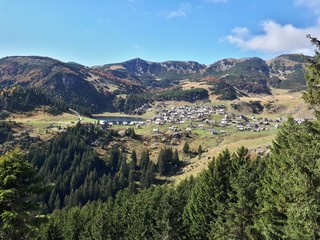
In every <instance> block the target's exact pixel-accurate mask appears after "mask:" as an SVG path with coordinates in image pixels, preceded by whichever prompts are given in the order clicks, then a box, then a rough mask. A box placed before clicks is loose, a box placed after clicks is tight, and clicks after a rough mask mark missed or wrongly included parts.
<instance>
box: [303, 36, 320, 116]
mask: <svg viewBox="0 0 320 240" xmlns="http://www.w3.org/2000/svg"><path fill="white" fill-rule="evenodd" d="M307 37H308V38H309V39H310V40H311V43H312V44H313V45H315V47H316V50H315V56H314V57H313V58H309V57H305V59H306V62H307V64H306V66H307V67H306V70H307V73H306V75H305V77H306V79H307V91H306V92H304V94H303V99H304V100H305V101H306V103H308V104H309V106H310V107H313V108H314V110H315V112H316V115H317V118H318V119H319V118H320V112H319V107H320V77H319V76H320V41H319V40H318V39H317V38H315V37H311V36H310V35H307Z"/></svg>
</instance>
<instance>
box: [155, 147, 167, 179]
mask: <svg viewBox="0 0 320 240" xmlns="http://www.w3.org/2000/svg"><path fill="white" fill-rule="evenodd" d="M157 166H158V172H159V174H160V175H165V174H166V172H167V169H166V167H167V162H166V158H165V153H164V150H163V149H161V150H160V152H159V155H158V163H157Z"/></svg>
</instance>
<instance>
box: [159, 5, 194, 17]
mask: <svg viewBox="0 0 320 240" xmlns="http://www.w3.org/2000/svg"><path fill="white" fill-rule="evenodd" d="M190 9H191V5H190V3H182V4H180V5H179V7H178V8H177V9H175V10H172V11H167V12H165V13H164V16H165V17H166V18H168V19H171V18H175V17H184V16H186V15H187V14H188V12H189V11H190Z"/></svg>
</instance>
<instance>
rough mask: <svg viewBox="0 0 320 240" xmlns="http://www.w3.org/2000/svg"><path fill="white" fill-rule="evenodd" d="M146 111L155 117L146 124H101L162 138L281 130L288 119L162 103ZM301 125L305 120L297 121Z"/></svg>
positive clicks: (204, 106)
mask: <svg viewBox="0 0 320 240" xmlns="http://www.w3.org/2000/svg"><path fill="white" fill-rule="evenodd" d="M145 110H146V111H150V112H151V111H153V112H154V115H153V116H152V117H151V118H149V119H146V120H145V121H105V120H101V121H100V124H101V125H104V126H107V127H111V126H113V125H121V126H128V127H135V128H138V129H140V128H144V127H147V126H148V127H151V128H150V130H151V131H152V133H153V134H161V133H165V132H167V131H172V132H174V133H176V134H178V133H192V132H194V131H197V130H202V131H206V132H207V133H209V134H214V135H219V134H227V133H228V132H230V131H231V132H234V131H251V132H261V131H270V130H274V129H277V128H279V126H280V124H281V122H283V121H286V120H287V119H286V118H281V117H276V118H274V119H271V118H267V117H261V116H259V115H251V116H246V115H244V114H241V113H238V114H236V113H232V112H230V111H228V109H227V107H226V106H225V105H223V104H218V105H203V104H194V105H183V106H169V105H167V104H166V103H163V102H162V103H158V104H157V105H156V106H154V107H153V108H150V106H146V109H145ZM294 120H295V121H296V122H298V123H302V122H304V121H305V120H307V119H305V118H296V119H294Z"/></svg>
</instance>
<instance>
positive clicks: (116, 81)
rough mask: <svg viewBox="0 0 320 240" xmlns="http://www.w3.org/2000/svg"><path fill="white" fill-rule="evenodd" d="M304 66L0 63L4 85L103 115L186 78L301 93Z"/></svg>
mask: <svg viewBox="0 0 320 240" xmlns="http://www.w3.org/2000/svg"><path fill="white" fill-rule="evenodd" d="M303 67H304V59H303V57H302V56H301V55H298V54H285V55H280V56H278V57H276V58H273V59H270V60H263V59H261V58H258V57H248V58H240V59H236V58H225V59H221V60H219V61H216V62H214V63H212V64H208V65H205V64H200V63H198V62H196V61H164V62H151V61H146V60H143V59H141V58H135V59H131V60H128V61H125V62H120V63H111V64H105V65H101V66H93V67H87V66H83V65H81V64H79V63H75V62H68V63H66V62H62V61H60V60H57V59H53V58H49V57H42V56H11V57H5V58H2V59H0V86H2V87H5V86H12V85H22V86H32V87H42V88H45V89H46V91H47V93H48V94H49V95H52V96H58V97H59V98H61V99H63V100H65V101H66V102H73V103H77V104H80V105H82V106H85V107H87V108H90V109H91V110H92V111H94V112H97V111H101V110H114V109H113V106H112V101H113V100H114V99H115V97H116V96H118V95H119V94H133V93H143V92H152V91H153V90H154V89H166V88H172V87H177V86H179V85H181V81H182V80H189V81H204V82H207V81H208V80H207V79H216V80H217V81H220V80H223V81H224V82H226V83H227V84H230V85H232V86H233V87H235V88H237V89H239V90H240V91H244V92H246V93H258V94H260V93H264V94H271V92H270V87H276V88H285V89H291V90H301V89H303V88H304V87H305V79H304V70H303ZM209 82H210V81H209Z"/></svg>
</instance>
